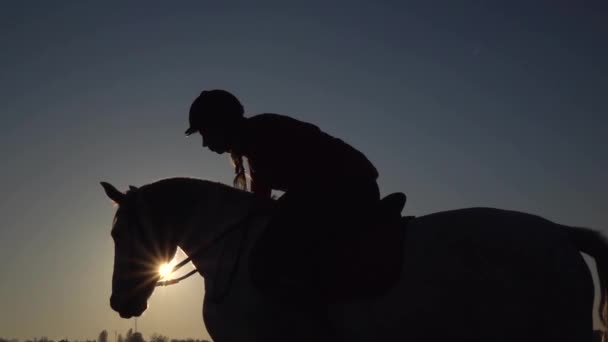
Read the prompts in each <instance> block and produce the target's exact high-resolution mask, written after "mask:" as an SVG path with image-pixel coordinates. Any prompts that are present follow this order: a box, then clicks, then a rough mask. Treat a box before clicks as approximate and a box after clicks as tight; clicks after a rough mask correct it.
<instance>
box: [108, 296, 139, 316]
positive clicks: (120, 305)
mask: <svg viewBox="0 0 608 342" xmlns="http://www.w3.org/2000/svg"><path fill="white" fill-rule="evenodd" d="M116 299H117V298H116V297H114V296H112V297H111V298H110V307H112V309H113V310H114V311H116V312H118V314H119V315H120V317H122V318H131V317H139V316H141V314H143V313H144V311H146V309H147V308H148V302H147V301H140V302H133V301H130V302H122V301H118V300H116Z"/></svg>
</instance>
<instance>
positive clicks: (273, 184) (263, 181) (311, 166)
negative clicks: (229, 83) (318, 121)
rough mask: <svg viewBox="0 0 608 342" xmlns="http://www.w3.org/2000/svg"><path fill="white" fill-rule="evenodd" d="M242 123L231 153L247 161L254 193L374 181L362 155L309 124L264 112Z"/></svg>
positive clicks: (376, 172)
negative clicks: (343, 181)
mask: <svg viewBox="0 0 608 342" xmlns="http://www.w3.org/2000/svg"><path fill="white" fill-rule="evenodd" d="M243 125H244V126H243V127H241V128H242V129H241V130H240V131H241V134H240V135H241V136H240V139H239V140H240V142H239V143H238V144H237V145H238V146H236V147H235V148H234V150H235V152H236V153H238V154H240V155H243V156H245V157H247V159H248V161H249V165H250V167H251V170H250V171H251V178H252V186H251V187H252V191H253V192H256V193H259V194H262V195H269V194H270V191H271V190H273V189H274V190H282V191H288V190H293V189H295V188H301V187H308V186H312V187H314V186H316V185H319V184H330V183H331V182H335V181H340V180H348V181H357V180H363V181H374V182H375V180H376V179H377V178H378V171H377V170H376V168H375V167H374V166H373V165H372V163H371V162H370V161H369V160H368V159H367V158H366V157H365V156H364V155H363V153H361V152H359V151H358V150H356V149H355V148H353V147H352V146H350V145H349V144H347V143H345V142H344V141H342V140H340V139H338V138H334V137H332V136H331V135H329V134H327V133H325V132H323V131H321V130H320V129H319V128H318V127H317V126H315V125H313V124H310V123H306V122H302V121H299V120H296V119H293V118H291V117H288V116H284V115H279V114H268V113H265V114H259V115H255V116H252V117H250V118H247V119H245V122H244V124H243ZM328 182H329V183H328ZM355 187H356V185H355Z"/></svg>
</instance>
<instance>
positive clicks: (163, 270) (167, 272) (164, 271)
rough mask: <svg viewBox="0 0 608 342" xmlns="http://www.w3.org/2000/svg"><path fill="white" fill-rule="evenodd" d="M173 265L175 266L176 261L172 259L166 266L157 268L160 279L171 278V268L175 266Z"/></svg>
mask: <svg viewBox="0 0 608 342" xmlns="http://www.w3.org/2000/svg"><path fill="white" fill-rule="evenodd" d="M175 264H177V261H176V260H175V259H173V260H171V262H169V263H167V264H162V265H160V267H159V268H158V273H159V274H160V277H161V278H162V279H167V278H168V277H169V276H171V273H172V272H171V271H173V267H174V266H175Z"/></svg>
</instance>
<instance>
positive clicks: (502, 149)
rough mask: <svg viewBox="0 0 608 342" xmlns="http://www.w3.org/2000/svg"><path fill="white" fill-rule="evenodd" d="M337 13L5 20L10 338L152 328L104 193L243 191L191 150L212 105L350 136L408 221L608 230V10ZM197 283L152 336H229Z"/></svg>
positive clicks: (251, 9)
mask: <svg viewBox="0 0 608 342" xmlns="http://www.w3.org/2000/svg"><path fill="white" fill-rule="evenodd" d="M325 2H326V1H306V2H302V3H300V4H299V5H297V4H296V3H295V2H293V3H292V2H289V5H287V4H283V5H276V4H274V5H271V4H268V3H267V4H264V5H262V4H261V2H255V3H256V5H253V4H248V5H237V4H236V3H233V2H230V5H228V4H226V5H218V2H214V4H213V5H211V2H208V1H178V2H169V1H164V2H160V1H145V2H144V1H131V2H129V4H125V3H124V2H114V3H112V4H110V3H109V2H105V1H104V2H92V1H67V0H66V1H3V2H2V3H1V4H0V51H2V52H1V53H0V115H1V126H0V127H1V130H2V131H1V133H2V134H0V163H1V165H2V167H0V182H1V193H2V197H1V199H0V220H1V221H0V222H1V226H0V227H1V230H0V303H1V304H0V305H1V309H0V312H1V314H0V315H1V318H0V337H16V338H21V339H25V338H32V337H35V336H43V335H45V336H48V337H50V338H54V339H59V338H62V337H67V338H69V339H86V338H88V339H93V338H96V337H97V334H98V333H99V332H100V331H101V330H102V329H108V330H109V331H110V337H111V341H113V340H112V338H113V336H114V334H113V331H114V330H118V331H119V332H123V333H124V332H125V331H126V330H127V329H128V328H129V327H131V326H132V325H133V320H130V321H129V320H122V319H120V318H119V317H118V315H117V314H116V313H115V312H113V311H112V310H111V309H110V306H109V295H110V290H111V289H110V278H111V273H112V261H113V260H112V258H113V244H112V240H111V238H110V225H111V223H112V217H113V214H114V211H115V208H114V207H113V206H112V204H111V203H110V201H109V200H108V199H107V197H106V196H105V194H104V193H103V191H102V189H101V187H100V186H99V181H102V180H104V181H109V182H111V183H113V184H114V185H116V186H117V187H119V188H121V189H125V188H126V187H127V186H128V185H129V184H133V185H142V184H146V183H150V182H153V181H155V180H158V179H161V178H166V177H173V176H192V177H200V178H206V179H211V180H218V181H222V182H225V183H230V182H231V179H232V175H233V172H232V169H231V166H230V163H229V161H228V157H227V156H225V155H224V156H218V155H216V154H214V153H212V152H210V151H208V150H202V149H201V146H200V145H201V141H200V139H199V137H191V138H185V137H184V135H183V131H184V130H185V129H186V127H187V110H188V107H189V105H190V103H191V101H192V100H193V98H194V97H195V96H196V95H198V93H199V92H200V91H201V90H202V89H211V88H225V89H228V90H230V91H232V92H233V93H234V94H236V95H237V96H238V97H239V98H240V99H241V101H242V102H243V104H244V106H245V109H246V111H247V113H259V112H275V113H281V114H288V115H291V116H293V117H295V118H298V119H301V120H305V121H309V122H313V123H315V124H317V125H319V126H320V127H321V128H322V129H323V130H325V131H326V132H328V133H330V134H333V135H335V136H338V137H340V138H343V139H344V140H345V141H347V142H349V143H351V144H352V145H353V146H355V147H357V148H359V149H360V150H361V151H363V152H364V153H365V154H366V155H367V156H368V157H369V159H370V160H371V161H372V162H374V163H375V164H376V166H377V168H378V169H379V171H380V174H381V175H380V179H379V183H380V186H381V190H382V192H383V193H384V194H386V193H389V192H392V191H403V192H405V193H407V195H408V204H407V206H406V210H405V211H404V213H406V214H409V215H424V214H427V213H431V212H435V211H439V210H447V209H455V208H462V207H470V206H493V207H499V208H505V209H515V210H521V211H526V212H530V213H534V214H539V215H541V216H544V217H546V218H548V219H551V220H554V221H557V222H560V223H563V224H572V225H579V226H588V227H593V228H596V229H604V231H606V230H605V229H608V200H607V199H606V196H608V181H607V180H606V174H608V135H607V132H608V62H607V61H608V44H607V43H606V42H607V37H608V23H607V21H606V20H605V19H606V17H608V9H607V7H608V5H607V4H608V3H607V2H606V1H603V0H598V1H553V0H551V1H549V0H545V1H534V2H533V1H511V0H510V1H448V0H446V1H417V2H412V1H394V2H382V1H368V2H357V1H348V2H347V3H345V4H343V5H338V4H336V5H333V6H330V7H327V6H325V5H323V3H325ZM282 3H285V2H282ZM490 3H492V4H490ZM532 3H534V4H532ZM197 278H198V279H195V280H192V279H191V280H188V281H187V282H185V283H183V284H180V285H176V286H175V287H170V288H166V289H159V290H157V291H156V292H155V293H154V295H153V297H152V299H151V301H150V308H149V310H148V312H146V313H145V315H144V316H143V317H142V318H140V319H139V320H138V326H139V328H140V330H141V331H142V332H143V333H144V335H145V336H146V337H147V336H149V334H151V333H153V332H157V333H162V334H165V335H168V336H170V337H194V338H205V337H207V336H208V335H207V333H206V331H205V330H204V327H203V325H202V317H201V307H202V297H203V282H202V279H201V278H200V277H197Z"/></svg>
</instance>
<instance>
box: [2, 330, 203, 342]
mask: <svg viewBox="0 0 608 342" xmlns="http://www.w3.org/2000/svg"><path fill="white" fill-rule="evenodd" d="M0 342H21V341H20V340H19V339H16V338H13V339H6V338H1V337H0ZM23 342H211V341H209V340H198V339H193V338H188V339H181V340H180V339H174V338H173V339H170V338H169V337H167V336H164V335H161V334H152V335H151V336H150V340H149V341H147V340H145V339H144V336H143V335H142V334H141V333H139V332H133V329H129V330H128V331H127V333H126V334H125V336H124V337H123V335H122V334H118V335H116V341H114V339H111V340H109V339H108V331H107V330H103V331H102V332H100V333H99V336H98V338H97V339H96V340H71V341H69V340H67V339H62V340H59V341H54V340H51V339H49V338H47V337H45V336H43V337H40V338H34V339H28V340H24V341H23Z"/></svg>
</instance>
